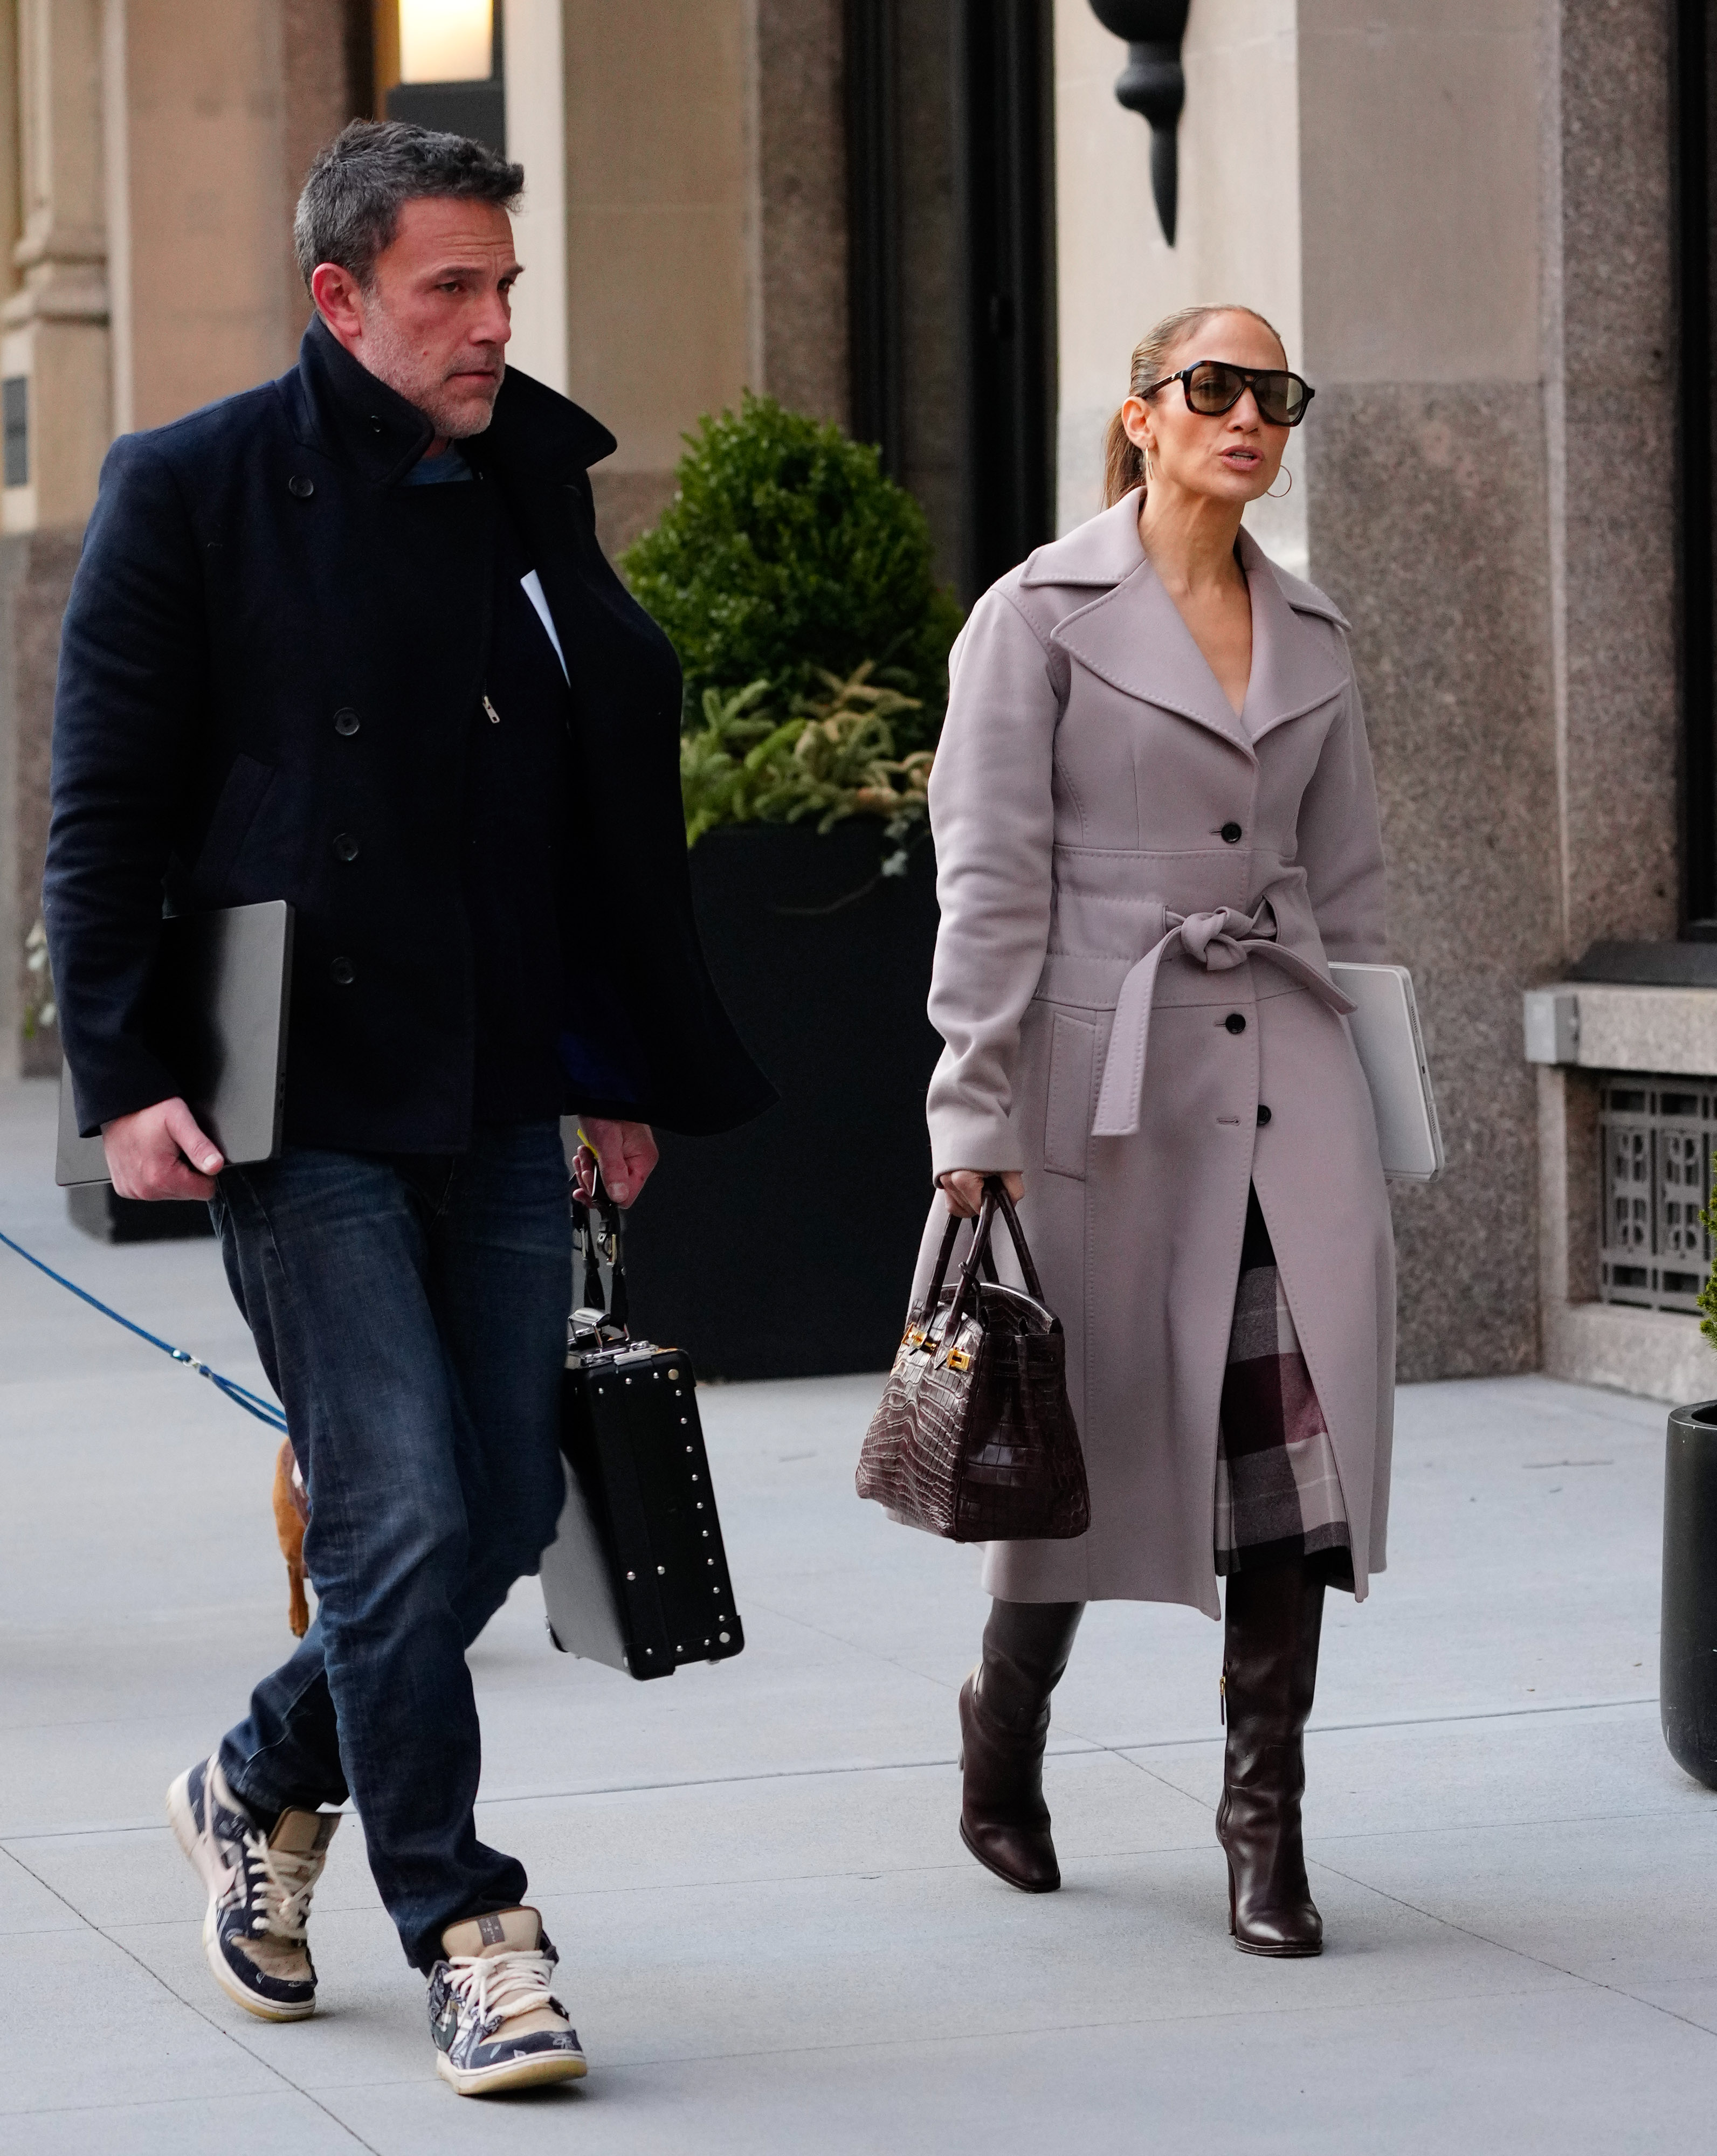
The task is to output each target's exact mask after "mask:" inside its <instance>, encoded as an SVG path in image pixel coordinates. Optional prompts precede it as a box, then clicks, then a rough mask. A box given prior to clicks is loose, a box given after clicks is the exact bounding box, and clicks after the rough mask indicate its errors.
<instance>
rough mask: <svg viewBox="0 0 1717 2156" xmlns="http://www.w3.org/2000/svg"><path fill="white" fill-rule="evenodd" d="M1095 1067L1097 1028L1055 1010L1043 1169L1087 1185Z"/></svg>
mask: <svg viewBox="0 0 1717 2156" xmlns="http://www.w3.org/2000/svg"><path fill="white" fill-rule="evenodd" d="M1096 1068H1097V1028H1096V1027H1095V1026H1094V1025H1087V1024H1086V1023H1085V1022H1084V1021H1083V1020H1082V1019H1077V1018H1069V1017H1067V1014H1065V1013H1064V1012H1062V1011H1057V1012H1056V1016H1055V1025H1054V1027H1053V1029H1052V1030H1051V1034H1050V1041H1049V1101H1048V1107H1047V1109H1046V1113H1045V1116H1044V1129H1043V1165H1044V1169H1045V1172H1046V1173H1047V1174H1050V1175H1072V1176H1076V1177H1077V1178H1078V1179H1079V1180H1080V1181H1081V1182H1082V1181H1083V1180H1084V1178H1085V1163H1086V1154H1087V1149H1088V1147H1089V1146H1090V1143H1091V1116H1092V1099H1091V1090H1092V1078H1093V1075H1094V1074H1095V1071H1096Z"/></svg>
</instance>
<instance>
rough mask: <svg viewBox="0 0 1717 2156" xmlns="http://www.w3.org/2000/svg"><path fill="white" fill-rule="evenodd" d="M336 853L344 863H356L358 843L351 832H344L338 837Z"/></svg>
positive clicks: (335, 844)
mask: <svg viewBox="0 0 1717 2156" xmlns="http://www.w3.org/2000/svg"><path fill="white" fill-rule="evenodd" d="M334 851H335V852H336V853H337V855H339V856H340V858H341V860H342V861H355V860H357V839H354V838H353V837H352V834H351V832H350V831H342V832H340V833H338V834H337V835H336V837H335V839H334Z"/></svg>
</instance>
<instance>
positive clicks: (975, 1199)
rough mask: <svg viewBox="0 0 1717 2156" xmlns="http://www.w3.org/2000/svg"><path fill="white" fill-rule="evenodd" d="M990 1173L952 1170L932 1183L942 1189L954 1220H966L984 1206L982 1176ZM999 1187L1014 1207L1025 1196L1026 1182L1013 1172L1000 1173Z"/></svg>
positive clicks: (971, 1169) (969, 1169)
mask: <svg viewBox="0 0 1717 2156" xmlns="http://www.w3.org/2000/svg"><path fill="white" fill-rule="evenodd" d="M986 1173H994V1171H993V1170H985V1169H984V1168H950V1169H949V1170H948V1173H947V1174H946V1175H938V1177H937V1178H936V1180H937V1181H938V1183H940V1184H941V1186H942V1195H943V1200H944V1202H945V1203H946V1204H947V1206H948V1211H949V1212H950V1213H952V1214H954V1216H955V1218H956V1219H961V1220H969V1219H973V1218H974V1215H975V1214H976V1213H977V1211H978V1209H979V1207H980V1206H981V1205H982V1204H983V1203H984V1178H985V1175H986ZM1001 1187H1002V1188H1003V1189H1004V1190H1005V1191H1006V1193H1007V1194H1008V1196H1009V1197H1010V1198H1011V1199H1013V1201H1014V1203H1015V1205H1017V1204H1019V1202H1020V1199H1022V1198H1023V1197H1024V1196H1025V1195H1026V1178H1025V1177H1024V1176H1023V1175H1021V1174H1020V1172H1019V1170H1018V1169H1017V1168H1004V1169H1003V1170H1002V1176H1001Z"/></svg>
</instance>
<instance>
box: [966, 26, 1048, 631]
mask: <svg viewBox="0 0 1717 2156" xmlns="http://www.w3.org/2000/svg"><path fill="white" fill-rule="evenodd" d="M956 19H957V24H958V28H957V36H958V39H959V46H958V63H959V64H958V66H957V69H956V75H955V80H956V89H957V94H958V95H959V100H960V110H959V149H960V177H961V182H962V187H963V200H962V203H961V213H962V215H961V222H962V224H963V227H964V243H965V282H966V290H965V310H964V312H965V336H966V367H965V375H966V384H967V390H968V406H967V411H968V438H967V445H966V455H967V459H968V478H967V485H966V489H965V496H966V503H965V506H966V533H965V550H964V552H965V562H964V567H965V583H966V585H967V587H968V588H967V591H966V593H965V594H964V596H966V597H967V598H973V597H975V596H976V594H977V593H979V592H981V591H982V590H983V589H984V587H985V586H986V585H987V584H990V583H993V582H994V581H995V578H996V577H999V576H1000V575H1002V574H1003V573H1004V572H1005V571H1006V570H1008V569H1010V568H1012V567H1013V566H1014V564H1015V562H1020V561H1023V560H1024V559H1025V557H1026V555H1027V554H1029V553H1030V552H1031V549H1032V548H1033V547H1037V546H1041V544H1042V543H1043V542H1044V541H1045V540H1046V539H1048V538H1051V537H1052V536H1053V535H1054V531H1055V480H1054V475H1055V401H1056V384H1055V302H1054V290H1055V281H1054V280H1055V147H1054V133H1053V122H1052V117H1051V115H1052V112H1053V105H1052V103H1051V92H1052V85H1053V82H1054V59H1053V49H1052V47H1051V14H1050V0H961V3H960V5H959V10H958V13H957V18H956Z"/></svg>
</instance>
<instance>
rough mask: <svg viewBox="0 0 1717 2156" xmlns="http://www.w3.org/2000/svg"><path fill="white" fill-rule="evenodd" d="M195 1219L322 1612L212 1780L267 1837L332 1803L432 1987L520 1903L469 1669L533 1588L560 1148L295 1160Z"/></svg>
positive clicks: (551, 1509)
mask: <svg viewBox="0 0 1717 2156" xmlns="http://www.w3.org/2000/svg"><path fill="white" fill-rule="evenodd" d="M212 1210H213V1214H214V1219H215V1225H216V1227H217V1229H218V1232H219V1235H220V1240H221V1254H222V1255H223V1257H224V1260H225V1262H226V1269H227V1278H228V1280H229V1281H230V1283H231V1285H232V1289H233V1293H234V1296H236V1298H237V1300H238V1303H239V1308H240V1310H242V1311H243V1312H244V1317H245V1320H246V1322H248V1324H249V1327H250V1330H251V1332H253V1333H254V1336H255V1339H256V1345H257V1350H258V1353H260V1356H261V1358H262V1364H263V1368H265V1370H266V1371H267V1373H268V1374H269V1379H270V1383H272V1384H273V1386H274V1388H275V1391H276V1392H277V1393H278V1394H280V1399H281V1400H282V1402H283V1403H284V1404H285V1409H286V1419H287V1421H288V1424H289V1425H290V1430H291V1433H292V1445H293V1449H294V1450H295V1451H296V1454H297V1455H298V1461H299V1466H300V1467H301V1469H302V1471H303V1474H304V1480H305V1484H306V1488H307V1489H308V1491H309V1492H310V1527H309V1532H307V1534H306V1537H305V1544H304V1556H305V1568H306V1571H307V1572H308V1573H309V1575H310V1578H311V1581H312V1582H313V1584H314V1585H315V1587H316V1595H317V1599H318V1601H319V1603H320V1605H321V1606H320V1608H319V1609H318V1611H317V1614H316V1622H315V1624H314V1625H311V1629H310V1630H309V1632H308V1634H307V1635H306V1637H305V1639H304V1640H303V1642H302V1644H301V1645H300V1647H299V1649H298V1651H297V1653H296V1654H295V1655H293V1656H292V1657H291V1659H290V1661H287V1662H285V1663H283V1664H282V1666H280V1668H279V1669H278V1670H276V1671H275V1673H274V1674H273V1676H269V1677H265V1678H264V1680H263V1681H262V1682H261V1683H260V1685H259V1686H257V1688H256V1690H255V1691H254V1692H253V1693H252V1695H251V1699H250V1712H249V1716H248V1717H247V1718H246V1719H245V1720H244V1721H243V1722H240V1723H239V1726H238V1727H237V1728H235V1729H233V1730H230V1731H229V1732H228V1733H227V1735H226V1737H225V1738H224V1739H223V1741H222V1743H221V1748H220V1760H221V1767H222V1769H223V1771H224V1774H225V1775H226V1778H227V1780H228V1782H229V1784H230V1785H231V1787H232V1788H233V1789H234V1792H235V1793H236V1794H238V1795H239V1797H240V1798H242V1799H244V1801H245V1803H246V1804H249V1805H250V1806H251V1807H252V1808H253V1809H254V1810H256V1811H258V1812H260V1813H261V1814H263V1815H265V1816H267V1815H272V1814H273V1813H275V1812H277V1811H280V1810H282V1809H285V1807H286V1806H287V1805H289V1804H293V1805H303V1806H306V1807H308V1808H313V1807H315V1806H316V1805H318V1804H341V1803H343V1802H344V1801H345V1799H347V1796H348V1795H349V1796H350V1797H351V1799H352V1801H353V1803H354V1804H356V1806H357V1812H358V1815H359V1817H360V1818H361V1819H362V1821H363V1830H364V1836H365V1840H366V1841H367V1843H368V1850H369V1860H370V1868H371V1870H372V1871H373V1872H374V1874H375V1878H376V1884H377V1886H378V1887H379V1889H380V1890H381V1895H382V1899H383V1902H385V1904H386V1905H387V1908H388V1913H389V1915H390V1916H391V1917H393V1921H394V1922H395V1923H396V1924H397V1925H398V1928H399V1936H400V1938H401V1941H402V1942H403V1943H404V1948H405V1952H406V1955H407V1958H408V1959H409V1960H410V1961H411V1962H412V1963H413V1964H414V1966H415V1967H417V1968H419V1969H428V1968H429V1967H430V1966H431V1965H432V1964H433V1963H434V1962H435V1961H437V1960H438V1959H439V1958H440V1952H441V1933H442V1932H443V1931H444V1930H445V1928H446V1927H447V1926H448V1925H450V1924H454V1923H457V1922H460V1921H461V1919H463V1918H465V1917H475V1916H480V1915H482V1914H484V1913H485V1912H488V1911H491V1910H496V1909H506V1908H511V1907H514V1906H515V1905H517V1903H518V1902H521V1901H522V1899H523V1897H524V1894H525V1873H524V1867H523V1866H522V1865H521V1864H520V1863H519V1862H518V1861H517V1859H515V1858H513V1857H511V1856H502V1855H501V1852H500V1851H497V1850H493V1849H488V1848H486V1847H485V1846H484V1845H483V1844H482V1843H481V1841H480V1840H478V1839H477V1834H476V1821H475V1820H474V1819H473V1817H472V1811H471V1807H472V1804H473V1803H474V1801H475V1799H476V1793H477V1778H478V1773H479V1769H480V1766H481V1741H480V1738H479V1734H478V1728H477V1709H476V1698H475V1697H474V1695H473V1692H472V1689H471V1680H470V1671H469V1670H468V1669H467V1668H466V1666H465V1649H466V1648H467V1647H468V1646H469V1645H470V1643H471V1641H472V1640H475V1639H476V1636H477V1635H478V1633H479V1632H481V1630H482V1629H483V1627H484V1625H486V1623H487V1621H488V1620H489V1619H490V1618H491V1616H492V1615H493V1614H494V1613H495V1611H496V1609H499V1608H500V1606H501V1604H502V1603H503V1602H504V1601H505V1600H506V1594H507V1590H508V1589H509V1588H511V1586H512V1584H513V1582H514V1581H515V1580H516V1579H517V1578H519V1577H520V1576H521V1575H522V1573H531V1572H534V1571H535V1570H536V1569H537V1559H538V1558H539V1556H540V1555H541V1553H542V1549H543V1548H544V1546H545V1545H546V1544H547V1543H549V1542H550V1541H551V1540H552V1539H553V1535H554V1529H555V1522H556V1521H557V1519H558V1517H559V1512H560V1506H561V1501H562V1497H563V1491H564V1482H563V1475H562V1471H561V1465H560V1455H559V1450H558V1443H557V1430H558V1395H559V1387H560V1376H561V1369H562V1365H563V1360H564V1356H565V1349H566V1316H567V1309H568V1299H569V1290H570V1286H571V1261H572V1235H571V1229H570V1225H569V1223H568V1214H567V1172H566V1164H565V1161H564V1159H563V1155H562V1152H561V1145H560V1134H559V1131H558V1127H557V1126H556V1125H555V1124H553V1123H527V1124H521V1125H517V1126H511V1127H504V1128H493V1129H479V1130H478V1131H476V1132H474V1133H473V1136H472V1142H471V1149H470V1152H468V1153H465V1154H462V1155H460V1156H459V1157H458V1158H405V1157H398V1158H378V1157H375V1156H362V1155H357V1154H352V1153H342V1152H317V1151H312V1150H310V1149H307V1148H290V1147H289V1148H288V1149H287V1150H286V1151H285V1152H284V1153H283V1154H282V1155H281V1157H280V1158H279V1159H278V1160H275V1161H270V1162H269V1163H265V1165H263V1166H261V1167H258V1168H228V1169H227V1170H226V1171H225V1173H224V1174H223V1175H222V1176H221V1178H220V1183H219V1189H218V1196H217V1197H216V1198H215V1199H214V1200H213V1205H212Z"/></svg>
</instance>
